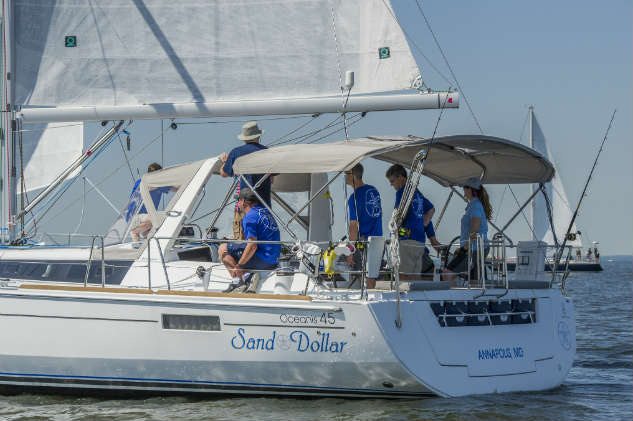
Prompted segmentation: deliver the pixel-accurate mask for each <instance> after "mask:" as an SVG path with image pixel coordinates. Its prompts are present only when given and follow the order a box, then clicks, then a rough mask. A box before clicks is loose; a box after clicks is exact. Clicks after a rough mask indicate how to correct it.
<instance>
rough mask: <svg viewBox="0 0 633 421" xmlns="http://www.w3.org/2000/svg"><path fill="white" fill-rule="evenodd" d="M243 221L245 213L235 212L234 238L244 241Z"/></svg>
mask: <svg viewBox="0 0 633 421" xmlns="http://www.w3.org/2000/svg"><path fill="white" fill-rule="evenodd" d="M242 219H244V212H240V211H238V210H235V213H234V214H233V238H234V239H236V240H243V239H244V229H243V228H242Z"/></svg>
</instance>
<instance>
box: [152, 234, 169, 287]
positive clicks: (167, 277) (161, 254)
mask: <svg viewBox="0 0 633 421" xmlns="http://www.w3.org/2000/svg"><path fill="white" fill-rule="evenodd" d="M152 238H153V239H154V240H156V246H157V247H158V254H159V255H160V261H161V263H162V264H163V272H165V281H167V290H168V291H171V284H170V283H169V274H168V273H167V266H166V265H165V256H164V255H163V249H162V247H161V246H160V241H159V239H158V237H152Z"/></svg>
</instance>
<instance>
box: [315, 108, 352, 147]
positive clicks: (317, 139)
mask: <svg viewBox="0 0 633 421" xmlns="http://www.w3.org/2000/svg"><path fill="white" fill-rule="evenodd" d="M354 118H356V120H353V119H354ZM362 119H363V116H362V115H358V114H357V115H356V116H354V117H351V118H350V123H349V124H348V125H347V126H348V127H352V126H353V125H354V124H356V123H358V122H359V121H361V120H362ZM342 130H343V128H340V129H336V130H334V131H332V132H330V133H327V134H325V135H323V136H321V137H318V138H316V139H313V140H311V141H309V142H305V143H306V144H313V143H316V142H318V141H319V140H323V139H325V138H327V137H330V136H332V135H333V134H335V133H338V132H340V131H342Z"/></svg>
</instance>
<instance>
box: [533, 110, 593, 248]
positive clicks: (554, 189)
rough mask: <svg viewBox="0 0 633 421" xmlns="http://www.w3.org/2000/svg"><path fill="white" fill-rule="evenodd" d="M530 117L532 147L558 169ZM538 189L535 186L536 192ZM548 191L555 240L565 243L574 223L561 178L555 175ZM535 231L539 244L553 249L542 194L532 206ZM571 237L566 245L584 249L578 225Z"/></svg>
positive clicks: (573, 227) (572, 230)
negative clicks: (550, 246) (568, 230)
mask: <svg viewBox="0 0 633 421" xmlns="http://www.w3.org/2000/svg"><path fill="white" fill-rule="evenodd" d="M530 112H531V113H532V115H531V143H532V145H531V146H532V148H534V149H535V150H536V151H537V152H539V153H540V154H541V155H543V156H544V157H545V158H547V159H548V160H549V161H550V162H551V163H552V164H553V165H554V168H556V162H555V161H554V157H553V156H552V153H551V151H550V149H549V146H548V144H547V141H546V139H545V135H544V134H543V131H542V130H541V127H540V126H539V124H538V122H537V121H536V117H535V116H534V112H533V111H532V110H530ZM537 187H538V186H535V188H537ZM545 191H546V194H547V196H548V197H549V198H550V199H551V205H552V220H553V222H554V228H555V230H556V238H557V239H558V242H559V243H562V242H563V240H564V238H565V233H566V232H567V228H568V227H569V222H570V221H571V219H572V216H573V213H572V210H571V207H570V206H569V201H568V200H567V195H566V194H565V189H564V188H563V183H562V181H561V178H560V174H559V173H558V172H556V174H555V175H554V178H552V181H551V182H549V183H546V184H545ZM532 227H533V229H534V237H535V239H537V240H541V241H544V242H546V243H547V244H550V245H553V244H554V243H555V242H554V236H553V234H552V228H551V225H550V222H549V217H548V215H547V204H546V202H545V199H544V198H543V195H542V194H539V195H537V196H536V197H535V198H534V201H533V203H532ZM570 233H571V234H576V235H575V239H574V240H571V239H568V240H567V245H569V246H572V247H582V240H581V238H580V234H579V233H578V229H577V228H576V224H575V223H574V224H573V226H572V229H571V231H570Z"/></svg>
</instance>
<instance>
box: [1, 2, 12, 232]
mask: <svg viewBox="0 0 633 421" xmlns="http://www.w3.org/2000/svg"><path fill="white" fill-rule="evenodd" d="M6 10H7V7H6V5H5V0H2V64H3V65H2V70H3V75H2V82H3V85H4V86H3V88H4V89H3V93H4V98H3V101H2V111H6V113H5V114H4V115H3V119H4V123H5V126H4V129H5V130H4V134H5V136H4V137H5V139H4V141H5V142H4V144H5V147H4V150H5V153H6V175H5V177H6V178H5V180H7V186H8V187H9V188H7V189H6V190H7V215H6V216H7V218H6V220H4V221H2V226H3V227H4V225H5V223H6V228H8V229H9V232H10V227H11V204H12V201H13V198H12V197H11V193H10V191H11V188H10V185H11V169H10V166H11V162H10V157H9V147H8V145H9V141H10V139H9V137H8V136H6V134H7V133H8V132H9V127H10V126H9V121H10V119H11V118H10V117H11V114H10V113H11V110H10V108H9V87H8V85H9V83H8V81H7V78H6V75H7V73H8V72H7V29H6V28H7V25H6V23H7V22H6V16H5V12H6ZM2 208H3V214H4V206H3V207H2ZM3 238H4V232H3Z"/></svg>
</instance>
